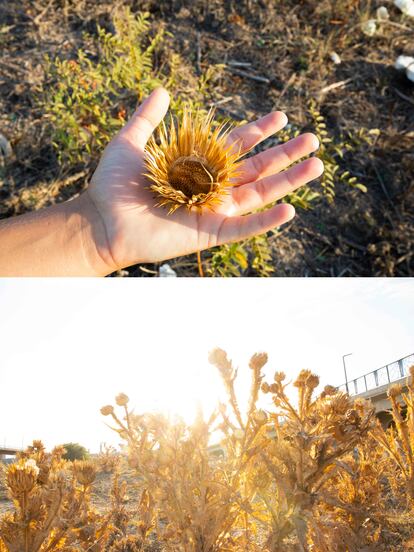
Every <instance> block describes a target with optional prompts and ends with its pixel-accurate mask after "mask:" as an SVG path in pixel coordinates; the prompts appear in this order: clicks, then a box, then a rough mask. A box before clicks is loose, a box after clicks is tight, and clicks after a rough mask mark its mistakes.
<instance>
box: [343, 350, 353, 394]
mask: <svg viewBox="0 0 414 552" xmlns="http://www.w3.org/2000/svg"><path fill="white" fill-rule="evenodd" d="M351 355H352V353H347V354H346V355H342V362H343V365H344V373H345V387H346V392H347V393H349V389H348V375H347V373H346V364H345V357H348V356H351Z"/></svg>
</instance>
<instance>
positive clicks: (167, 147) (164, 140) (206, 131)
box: [145, 108, 241, 213]
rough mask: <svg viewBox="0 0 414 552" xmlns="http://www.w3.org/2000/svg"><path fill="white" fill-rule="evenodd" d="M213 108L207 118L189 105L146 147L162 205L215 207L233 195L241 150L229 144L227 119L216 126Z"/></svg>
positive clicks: (149, 170) (149, 174)
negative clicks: (214, 124)
mask: <svg viewBox="0 0 414 552" xmlns="http://www.w3.org/2000/svg"><path fill="white" fill-rule="evenodd" d="M213 116H214V113H213V111H211V110H210V112H209V113H208V115H206V116H204V115H202V113H201V112H196V113H195V114H192V113H191V112H190V110H189V109H188V108H187V109H184V111H183V115H182V118H181V119H180V120H179V122H178V123H177V124H176V123H175V122H174V120H173V119H172V118H171V120H170V126H169V129H167V127H166V126H165V124H164V123H162V125H161V126H160V130H159V131H158V134H157V136H156V137H151V138H150V140H149V142H148V144H147V146H146V157H145V164H146V171H147V172H146V174H145V176H147V177H148V178H149V179H150V180H151V182H152V183H151V186H150V189H151V190H152V191H153V192H154V194H155V196H156V198H157V200H158V203H157V205H158V206H166V207H167V208H168V209H169V213H173V212H174V211H175V210H177V209H178V208H179V207H181V206H185V207H187V208H188V209H191V208H196V209H197V210H198V211H199V212H201V210H202V207H208V208H210V209H213V208H214V206H216V205H219V204H220V203H221V201H222V199H223V196H224V195H225V194H227V193H228V188H229V187H230V186H231V185H232V179H233V178H234V177H235V176H237V174H238V172H239V163H238V161H239V159H240V157H241V154H240V150H239V148H237V146H235V145H234V144H231V145H230V144H229V143H228V135H229V132H230V128H229V126H228V125H226V124H225V123H222V124H219V125H217V126H213Z"/></svg>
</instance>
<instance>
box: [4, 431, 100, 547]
mask: <svg viewBox="0 0 414 552" xmlns="http://www.w3.org/2000/svg"><path fill="white" fill-rule="evenodd" d="M63 453H64V448H63V447H57V448H55V449H54V450H53V451H52V452H51V453H47V452H46V451H45V448H44V446H43V444H42V443H41V442H40V441H34V442H33V445H31V446H30V447H28V448H27V449H26V450H25V451H24V452H23V453H22V454H21V455H20V457H19V458H18V460H17V461H16V462H15V463H14V464H11V465H10V466H8V467H7V469H6V484H7V487H8V491H9V495H10V498H11V499H12V500H13V505H14V511H13V512H10V513H6V514H5V515H4V516H3V517H2V518H1V520H0V542H1V546H2V547H3V550H5V551H7V552H52V551H54V550H64V551H65V552H72V551H74V550H85V551H86V550H90V551H91V552H97V551H98V550H101V548H99V546H98V543H99V542H100V541H101V540H102V535H104V534H105V530H106V528H107V525H108V520H107V518H106V517H105V516H102V515H100V514H97V513H96V512H95V511H94V510H93V509H91V507H90V503H89V500H90V490H91V485H92V483H93V481H94V479H95V475H96V468H95V466H94V464H93V462H91V461H82V462H76V463H73V464H70V463H68V462H65V461H63V460H62V455H63ZM69 466H70V468H69ZM0 549H1V548H0Z"/></svg>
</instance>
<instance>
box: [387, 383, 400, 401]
mask: <svg viewBox="0 0 414 552" xmlns="http://www.w3.org/2000/svg"><path fill="white" fill-rule="evenodd" d="M402 391H403V388H402V385H400V384H399V383H396V384H394V385H391V387H390V388H389V389H388V393H387V395H388V397H389V398H390V399H392V398H394V399H396V398H397V397H399V396H400V395H401V393H402Z"/></svg>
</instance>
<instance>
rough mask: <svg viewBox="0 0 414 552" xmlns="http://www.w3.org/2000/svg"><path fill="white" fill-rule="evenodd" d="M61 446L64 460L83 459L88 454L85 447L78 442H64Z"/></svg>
mask: <svg viewBox="0 0 414 552" xmlns="http://www.w3.org/2000/svg"><path fill="white" fill-rule="evenodd" d="M62 446H63V448H64V449H65V453H64V454H63V458H64V459H65V460H71V461H74V460H85V459H86V458H88V456H89V452H88V451H87V449H86V448H85V447H84V446H82V445H80V444H79V443H65V444H64V445H62Z"/></svg>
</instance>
